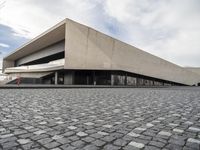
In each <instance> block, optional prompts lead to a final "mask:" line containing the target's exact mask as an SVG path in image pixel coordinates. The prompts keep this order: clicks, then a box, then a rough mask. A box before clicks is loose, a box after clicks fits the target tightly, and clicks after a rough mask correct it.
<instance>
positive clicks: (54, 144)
mask: <svg viewBox="0 0 200 150" xmlns="http://www.w3.org/2000/svg"><path fill="white" fill-rule="evenodd" d="M59 145H60V143H58V142H50V143H47V144H45V145H44V147H46V148H48V149H52V148H55V147H58V146H59Z"/></svg>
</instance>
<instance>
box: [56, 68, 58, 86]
mask: <svg viewBox="0 0 200 150" xmlns="http://www.w3.org/2000/svg"><path fill="white" fill-rule="evenodd" d="M55 84H58V72H57V71H56V72H55Z"/></svg>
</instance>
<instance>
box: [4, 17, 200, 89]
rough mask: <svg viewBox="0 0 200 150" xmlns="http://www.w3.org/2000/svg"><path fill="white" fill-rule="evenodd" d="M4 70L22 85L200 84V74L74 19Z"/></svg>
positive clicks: (10, 59)
mask: <svg viewBox="0 0 200 150" xmlns="http://www.w3.org/2000/svg"><path fill="white" fill-rule="evenodd" d="M3 70H4V73H6V74H9V76H15V77H21V82H22V83H39V84H68V85H73V84H76V85H130V86H158V85H197V84H198V83H199V82H200V74H198V73H196V72H193V71H191V70H188V69H185V68H183V67H180V66H178V65H176V64H173V63H170V62H168V61H166V60H163V59H161V58H159V57H156V56H154V55H151V54H149V53H147V52H144V51H142V50H140V49H138V48H136V47H134V46H131V45H128V44H126V43H124V42H121V41H119V40H117V39H114V38H112V37H110V36H108V35H105V34H103V33H101V32H98V31H96V30H94V29H92V28H90V27H87V26H85V25H82V24H79V23H77V22H74V21H72V20H69V19H65V20H64V21H62V22H60V23H58V24H57V25H55V26H54V27H52V28H51V29H49V30H48V31H46V32H44V33H43V34H41V35H39V36H38V37H36V38H34V39H33V40H31V41H30V42H28V43H26V44H25V45H23V46H22V47H20V48H18V49H17V50H16V51H14V52H12V53H11V54H9V55H8V56H6V57H5V58H4V59H3ZM11 83H14V81H12V82H11Z"/></svg>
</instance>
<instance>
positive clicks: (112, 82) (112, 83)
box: [111, 74, 115, 85]
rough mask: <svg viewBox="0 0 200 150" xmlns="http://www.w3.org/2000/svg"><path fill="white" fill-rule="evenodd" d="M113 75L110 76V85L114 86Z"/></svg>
mask: <svg viewBox="0 0 200 150" xmlns="http://www.w3.org/2000/svg"><path fill="white" fill-rule="evenodd" d="M114 80H115V79H114V75H113V74H111V85H114Z"/></svg>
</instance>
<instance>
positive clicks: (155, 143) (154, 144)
mask: <svg viewBox="0 0 200 150" xmlns="http://www.w3.org/2000/svg"><path fill="white" fill-rule="evenodd" d="M149 145H151V146H156V147H158V148H163V147H164V146H165V144H164V143H162V142H158V141H151V142H150V143H149Z"/></svg>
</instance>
